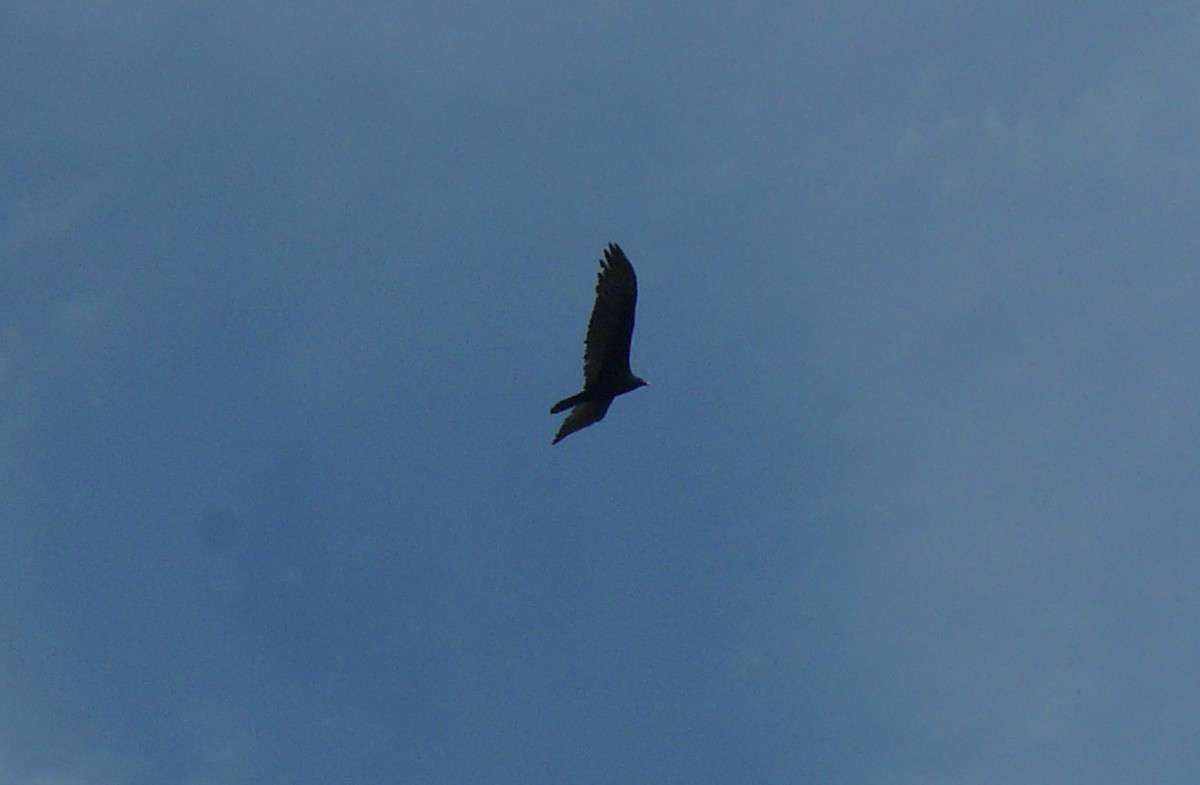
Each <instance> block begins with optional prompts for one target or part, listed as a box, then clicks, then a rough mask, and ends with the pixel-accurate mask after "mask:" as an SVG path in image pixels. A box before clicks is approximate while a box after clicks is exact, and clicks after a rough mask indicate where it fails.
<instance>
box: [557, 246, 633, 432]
mask: <svg viewBox="0 0 1200 785" xmlns="http://www.w3.org/2000/svg"><path fill="white" fill-rule="evenodd" d="M636 308H637V275H635V274H634V272H633V265H632V264H630V263H629V259H627V258H625V252H624V251H622V250H621V248H620V246H618V245H617V244H616V243H609V245H608V247H607V248H605V249H604V258H603V259H601V260H600V273H599V274H598V275H597V276H596V304H595V305H593V306H592V318H591V319H589V320H588V328H587V337H586V338H584V341H583V345H584V350H583V389H582V390H580V391H579V392H577V393H575V394H574V395H572V396H571V397H569V398H563V399H562V400H561V401H559V402H558V403H556V404H554V405H553V406H551V407H550V413H551V414H558V413H559V412H562V411H566V410H567V409H570V410H571V412H570V413H569V414H568V415H567V418H566V419H565V420H563V423H562V427H560V428H559V429H558V433H557V434H555V436H554V441H553V442H551V444H558V443H559V442H560V441H562V440H563V439H565V438H566V437H567V436H570V435H571V434H573V433H575V431H578V430H579V429H581V428H586V427H588V426H589V425H592V424H594V423H598V422H600V421H601V420H603V419H604V415H605V414H607V413H608V407H609V406H611V405H612V402H613V399H614V398H616V397H617V396H618V395H624V394H625V393H627V392H629V391H630V390H636V389H637V388H639V387H643V386H645V384H646V382H645V381H644V380H642V379H640V378H638V377H637V376H634V375H633V372H632V371H630V370H629V344H630V342H631V341H632V340H633V319H634V311H635V310H636Z"/></svg>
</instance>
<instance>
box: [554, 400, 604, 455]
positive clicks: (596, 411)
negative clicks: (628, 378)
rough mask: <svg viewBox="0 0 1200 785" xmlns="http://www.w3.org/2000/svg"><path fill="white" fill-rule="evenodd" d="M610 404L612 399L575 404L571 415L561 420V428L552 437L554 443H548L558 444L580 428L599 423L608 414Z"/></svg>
mask: <svg viewBox="0 0 1200 785" xmlns="http://www.w3.org/2000/svg"><path fill="white" fill-rule="evenodd" d="M611 404H612V398H606V399H604V400H600V401H584V402H582V403H579V404H576V405H575V408H573V409H571V413H570V414H568V415H567V419H565V420H563V424H562V427H560V428H559V429H558V433H556V434H555V435H554V441H552V442H550V443H551V444H558V443H559V442H560V441H562V440H563V439H565V438H566V437H568V436H570V435H571V434H573V433H575V431H578V430H579V429H580V428H586V427H588V426H589V425H592V424H594V423H598V422H600V421H601V420H603V419H604V415H605V414H607V413H608V407H609V406H610V405H611Z"/></svg>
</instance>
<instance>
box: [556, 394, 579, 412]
mask: <svg viewBox="0 0 1200 785" xmlns="http://www.w3.org/2000/svg"><path fill="white" fill-rule="evenodd" d="M586 400H587V394H586V393H583V392H577V393H575V394H574V395H572V396H571V397H570V398H563V399H562V400H561V401H559V402H558V403H556V404H554V405H553V406H551V407H550V413H551V414H558V413H559V412H565V411H566V410H567V409H570V408H571V407H573V406H575V405H576V404H580V403H583V402H584V401H586Z"/></svg>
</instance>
